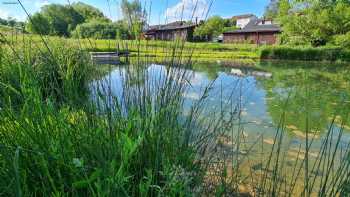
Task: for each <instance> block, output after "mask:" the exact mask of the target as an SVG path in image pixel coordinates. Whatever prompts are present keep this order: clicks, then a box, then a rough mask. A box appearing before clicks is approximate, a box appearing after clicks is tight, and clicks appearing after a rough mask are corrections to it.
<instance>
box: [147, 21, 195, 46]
mask: <svg viewBox="0 0 350 197" xmlns="http://www.w3.org/2000/svg"><path fill="white" fill-rule="evenodd" d="M196 26H197V25H195V24H192V23H190V24H189V23H186V22H184V21H176V22H173V23H168V24H165V25H154V26H150V27H149V28H148V30H147V31H146V32H145V33H144V36H145V38H146V39H149V40H175V39H181V40H186V41H192V39H193V32H194V29H195V27H196Z"/></svg>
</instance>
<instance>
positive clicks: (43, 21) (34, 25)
mask: <svg viewBox="0 0 350 197" xmlns="http://www.w3.org/2000/svg"><path fill="white" fill-rule="evenodd" d="M49 27H50V24H49V21H48V20H47V18H46V17H44V16H43V15H42V14H40V13H35V14H34V15H33V16H32V17H31V20H30V21H29V22H28V23H27V25H26V30H27V31H28V32H30V33H34V34H41V35H48V34H49V33H50V28H49Z"/></svg>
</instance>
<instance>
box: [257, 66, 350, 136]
mask: <svg viewBox="0 0 350 197" xmlns="http://www.w3.org/2000/svg"><path fill="white" fill-rule="evenodd" d="M321 68H322V67H321ZM268 69H269V70H271V72H273V78H272V79H269V80H262V81H261V84H262V86H263V87H264V88H265V89H266V91H267V95H266V98H267V99H266V103H267V106H268V111H269V113H270V115H271V117H272V119H273V120H274V122H275V123H276V124H277V123H278V122H279V121H280V118H281V115H282V114H283V112H284V113H285V124H286V125H287V127H288V126H289V127H290V128H293V129H294V130H300V131H305V130H306V128H307V127H308V129H309V131H317V130H323V129H324V128H325V127H326V126H327V124H328V123H330V122H331V120H332V119H333V118H334V117H337V121H338V122H337V123H338V124H339V123H340V122H341V121H340V118H339V117H342V119H345V118H347V116H346V114H348V113H349V110H350V102H349V101H350V85H349V70H348V71H346V70H345V69H334V68H333V70H332V71H329V70H327V69H323V71H321V69H320V67H319V68H314V69H300V68H292V69H290V68H286V67H270V66H269V68H268ZM283 106H285V107H283ZM336 115H338V116H336ZM347 124H349V123H347Z"/></svg>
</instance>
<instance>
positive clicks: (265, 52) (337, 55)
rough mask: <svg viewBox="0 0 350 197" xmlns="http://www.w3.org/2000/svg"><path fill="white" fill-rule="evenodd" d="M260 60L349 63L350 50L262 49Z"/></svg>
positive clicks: (331, 48) (282, 47) (336, 48)
mask: <svg viewBox="0 0 350 197" xmlns="http://www.w3.org/2000/svg"><path fill="white" fill-rule="evenodd" d="M260 58H261V59H286V60H307V61H310V60H311V61H350V50H346V49H343V48H340V47H321V48H312V47H287V46H279V47H276V46H275V47H264V48H262V49H261V51H260Z"/></svg>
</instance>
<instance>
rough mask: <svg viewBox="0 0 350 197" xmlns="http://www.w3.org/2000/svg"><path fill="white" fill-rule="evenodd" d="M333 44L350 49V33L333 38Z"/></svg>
mask: <svg viewBox="0 0 350 197" xmlns="http://www.w3.org/2000/svg"><path fill="white" fill-rule="evenodd" d="M332 42H333V44H335V45H337V46H342V47H344V48H350V32H348V33H346V34H343V35H336V36H333V41H332Z"/></svg>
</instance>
